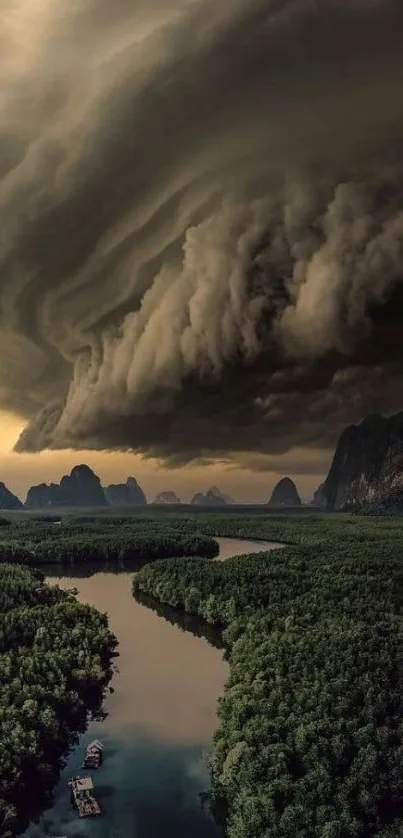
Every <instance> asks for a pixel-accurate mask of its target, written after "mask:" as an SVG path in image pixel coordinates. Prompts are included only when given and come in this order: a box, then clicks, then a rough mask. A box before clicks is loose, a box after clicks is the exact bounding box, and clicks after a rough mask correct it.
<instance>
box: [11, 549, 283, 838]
mask: <svg viewBox="0 0 403 838" xmlns="http://www.w3.org/2000/svg"><path fill="white" fill-rule="evenodd" d="M218 541H219V543H220V555H219V557H218V558H219V559H228V558H230V557H232V556H235V555H239V554H242V553H256V552H259V551H261V550H267V549H271V548H272V547H275V546H278V545H271V544H265V543H264V542H256V541H246V540H241V539H233V538H219V539H218ZM55 573H57V572H55ZM131 577H132V572H129V571H128V572H126V571H123V572H119V573H113V572H105V571H103V570H101V571H99V572H96V573H95V574H94V575H92V576H89V577H85V576H78V575H77V576H74V573H73V571H72V572H71V575H69V576H62V575H60V574H59V575H52V576H49V577H48V578H47V581H48V582H49V583H50V584H58V585H60V587H63V588H68V587H72V586H75V587H76V588H77V589H78V591H79V593H78V599H79V600H80V601H81V602H85V603H89V604H90V605H93V606H95V608H98V609H99V610H100V611H103V612H107V614H108V618H109V624H110V628H111V630H112V631H113V632H114V634H115V635H116V636H117V638H118V641H119V646H118V652H119V657H118V658H116V671H115V674H114V676H113V679H112V682H111V686H112V688H113V692H108V695H107V697H106V699H105V710H106V713H107V715H106V718H105V719H103V720H102V721H93V722H91V723H90V725H89V729H88V731H87V733H86V734H85V735H84V736H82V737H81V740H80V744H79V746H78V748H76V749H75V750H74V751H73V752H72V753H71V755H70V757H69V760H68V763H67V765H66V768H65V769H64V770H63V772H62V775H61V778H60V782H59V784H58V786H57V787H56V789H55V795H54V805H53V807H52V809H49V810H47V811H46V813H45V814H44V816H43V817H42V819H41V821H40V823H39V824H33V825H32V826H31V827H30V828H29V829H28V830H27V831H26V832H25V833H24V836H25V838H43V836H67V838H217V836H218V835H219V832H218V829H217V827H216V826H215V824H214V822H213V820H212V818H211V816H210V815H209V813H208V811H207V810H206V809H203V808H202V806H201V803H200V796H199V795H200V792H201V791H203V790H206V789H208V774H207V770H206V766H205V762H204V759H203V752H204V751H205V749H206V747H207V746H208V745H209V743H210V742H211V739H212V736H213V733H214V730H215V728H216V726H217V715H216V710H217V701H218V698H219V696H220V695H222V692H223V688H224V684H225V681H226V679H227V675H228V665H227V663H226V662H225V661H224V660H223V655H222V650H220V648H219V642H218V643H217V645H214V642H215V639H216V641H217V640H218V638H217V635H215V633H214V631H211V633H210V634H209V638H210V641H209V640H208V639H207V637H206V636H204V633H203V634H202V633H201V631H200V623H199V624H198V623H197V621H196V620H193V619H188V620H187V621H182V622H183V625H185V626H186V629H192V631H190V630H186V629H184V627H183V625H182V626H181V625H178V624H176V623H173V622H170V621H169V617H170V616H171V615H172V609H171V610H170V611H169V610H166V612H165V616H166V617H168V619H166V618H164V616H161V615H162V614H164V609H160V613H157V612H156V611H154V610H152V609H150V608H147V607H146V606H144V605H142V604H140V603H138V602H136V600H135V599H134V598H133V596H132V591H131ZM198 631H199V632H200V636H198V635H197V632H198ZM194 632H196V633H194ZM217 646H218V648H217ZM94 738H99V739H101V740H102V742H103V744H104V748H105V751H104V752H105V759H104V763H103V765H102V766H101V768H100V770H99V771H98V772H96V771H95V772H93V779H94V784H95V789H96V797H97V799H98V801H99V803H100V806H101V808H102V813H103V814H102V817H98V818H93V819H87V820H79V819H77V817H76V816H75V813H74V810H73V809H72V807H71V803H70V795H69V790H68V786H67V780H68V778H69V777H71V776H72V775H74V774H75V773H76V772H77V771H78V770H79V769H80V764H81V761H82V757H83V751H84V748H85V745H86V744H87V743H88V742H89V741H91V740H92V739H94Z"/></svg>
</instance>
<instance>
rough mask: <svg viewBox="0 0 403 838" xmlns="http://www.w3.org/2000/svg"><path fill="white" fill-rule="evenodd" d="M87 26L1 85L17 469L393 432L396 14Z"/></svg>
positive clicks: (203, 10) (183, 16)
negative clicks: (22, 424) (346, 427)
mask: <svg viewBox="0 0 403 838" xmlns="http://www.w3.org/2000/svg"><path fill="white" fill-rule="evenodd" d="M28 5H29V4H28ZM80 8H81V11H80V10H75V11H74V13H73V11H70V12H69V13H68V14H67V13H64V12H63V10H62V6H61V4H60V10H59V5H58V4H57V3H56V4H53V6H52V10H50V8H49V9H48V7H47V6H45V4H44V5H43V25H42V26H41V29H40V36H38V43H37V48H36V50H35V51H34V52H33V53H32V51H31V52H30V53H29V56H28V58H26V63H25V64H24V61H23V60H22V55H21V64H19V63H18V61H17V59H18V52H17V57H16V59H15V61H14V63H13V64H12V66H11V64H10V65H9V66H8V75H7V73H5V74H4V78H2V81H1V82H0V103H2V102H3V104H0V109H2V110H3V119H2V124H7V134H4V138H3V147H4V149H5V151H7V149H8V153H7V154H4V161H5V162H4V168H5V171H4V173H3V177H2V180H1V181H0V282H1V285H0V306H1V309H0V312H1V314H0V316H1V323H2V329H3V338H2V340H1V341H0V360H2V361H3V366H4V372H2V371H1V369H0V398H1V399H2V404H3V406H5V407H9V408H11V409H13V410H17V411H18V412H20V413H21V415H23V416H24V417H26V418H27V420H28V425H27V428H26V429H25V431H24V432H23V434H22V436H21V438H20V440H19V443H18V445H17V447H18V449H19V450H40V449H41V448H43V447H59V448H60V447H84V446H89V447H99V448H110V447H116V448H123V449H124V448H133V449H135V450H140V451H143V452H145V453H149V454H155V455H157V456H163V457H167V458H174V459H176V460H177V461H178V462H184V461H186V460H188V459H192V458H194V457H197V456H201V455H202V456H208V457H209V456H211V457H214V456H223V455H225V453H228V452H236V451H239V452H246V451H254V450H259V451H266V452H277V451H284V450H288V449H289V448H291V447H293V445H295V444H308V445H312V446H313V445H317V446H320V445H323V446H327V445H330V444H331V443H332V441H333V438H334V437H335V436H336V435H337V434H338V432H339V429H340V425H342V424H344V422H345V421H354V420H356V419H358V418H360V416H361V415H362V414H363V413H365V412H368V411H370V410H374V409H381V410H396V409H399V408H401V407H402V406H403V405H402V404H400V401H399V398H400V397H399V393H400V386H399V382H400V380H401V374H402V371H401V362H400V358H401V350H402V343H403V338H401V336H400V330H399V328H398V324H399V322H400V317H401V313H402V298H401V280H402V275H403V201H402V196H403V168H402V165H401V163H400V159H399V151H398V150H399V141H400V140H401V139H402V133H403V97H402V95H401V94H402V92H403V58H402V57H401V50H400V44H401V36H402V34H403V11H402V9H401V7H400V5H399V4H397V3H394V2H392V0H390V2H388V0H383V2H376V3H373V2H370V0H368V1H367V2H365V0H360V2H358V1H357V2H350V3H347V2H346V3H336V2H332V0H329V1H328V2H324V3H323V6H322V8H321V9H320V10H318V8H317V5H315V6H313V5H312V4H310V3H308V2H304V0H294V2H285V0H284V2H271V1H270V0H260V2H257V0H255V2H251V0H249V2H248V3H246V2H245V4H239V3H235V2H233V3H232V2H230V3H228V4H226V8H225V12H224V11H223V10H221V11H220V10H219V9H217V4H213V3H210V2H208V0H198V2H182V3H180V2H171V3H169V2H167V3H166V4H165V5H164V11H163V12H162V11H161V8H160V7H159V6H158V5H157V4H155V5H154V4H153V3H151V4H148V6H147V8H146V7H145V6H144V7H143V5H142V4H138V7H137V9H136V11H134V10H132V9H131V7H129V6H127V9H126V12H125V16H123V19H122V17H121V16H120V15H119V14H118V12H117V11H116V9H115V4H112V3H110V4H109V3H108V2H106V0H105V2H104V3H103V9H104V16H101V19H100V18H99V16H98V17H97V14H96V8H95V4H94V5H92V3H91V2H90V0H87V2H85V3H83V4H82V7H80ZM98 11H99V9H98ZM59 12H60V13H59ZM7 15H8V17H7ZM10 15H11V12H10V10H9V11H8V12H7V9H6V10H5V11H4V12H0V22H1V19H2V16H4V17H5V19H6V18H7V21H8V27H9V28H8V32H9V33H11V31H13V32H14V34H15V32H18V31H19V30H18V27H21V32H22V31H24V33H25V36H26V37H27V28H28V27H29V26H31V25H33V24H32V22H31V21H30V19H29V18H27V17H26V11H25V12H24V8H23V6H21V8H20V9H18V8H17V9H15V10H14V17H13V19H12V24H13V27H14V28H13V29H12V27H11V23H10V21H11V18H12V15H11V17H10ZM162 15H163V17H162ZM7 21H6V22H7ZM36 25H38V24H37V21H36ZM24 27H25V28H24ZM80 27H81V29H80ZM5 31H7V29H6V30H5ZM77 32H81V35H80V37H79V38H78V39H77V37H76V36H75V34H74V33H77ZM9 39H11V34H9ZM10 43H11V40H10ZM27 43H28V41H27ZM374 55H376V61H375V60H374ZM49 56H52V59H53V63H52V67H53V68H54V72H50V71H49ZM6 67H7V65H6ZM24 91H25V95H26V96H27V93H26V91H28V92H29V94H30V96H29V101H27V98H24ZM2 92H3V95H2ZM11 93H12V95H11ZM1 141H2V137H1V135H0V148H1V147H2V146H1ZM13 149H14V150H15V153H11V152H12V150H13ZM17 150H18V153H17ZM7 161H8V162H7ZM377 342H378V346H379V351H378V352H374V346H375V345H376V343H377ZM30 347H31V349H30ZM4 361H6V364H4ZM5 367H7V373H6V371H5ZM28 382H29V386H27V383H28ZM396 385H398V386H396Z"/></svg>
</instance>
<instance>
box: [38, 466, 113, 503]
mask: <svg viewBox="0 0 403 838" xmlns="http://www.w3.org/2000/svg"><path fill="white" fill-rule="evenodd" d="M24 505H25V508H26V509H45V508H48V507H52V506H53V507H60V506H70V507H92V508H96V507H104V506H107V505H108V501H107V500H106V497H105V493H104V490H103V488H102V486H101V481H100V479H99V477H98V476H97V475H96V474H95V473H94V472H93V471H92V469H91V468H90V467H89V466H87V465H85V464H81V465H78V466H74V468H73V469H72V471H71V472H70V474H66V475H64V476H63V477H62V479H61V481H60V483H50V485H48V484H46V483H40V484H38V485H37V486H31V488H30V489H29V491H28V494H27V499H26V501H25V504H24Z"/></svg>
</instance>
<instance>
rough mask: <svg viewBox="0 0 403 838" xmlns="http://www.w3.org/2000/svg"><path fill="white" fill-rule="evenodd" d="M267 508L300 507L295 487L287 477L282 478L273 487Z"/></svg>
mask: <svg viewBox="0 0 403 838" xmlns="http://www.w3.org/2000/svg"><path fill="white" fill-rule="evenodd" d="M269 506H301V498H300V496H299V494H298V491H297V487H296V485H295V483H294V481H293V480H291V479H290V478H289V477H283V478H282V479H281V480H279V482H278V483H277V485H276V486H275V487H274V489H273V492H272V494H271V497H270V500H269Z"/></svg>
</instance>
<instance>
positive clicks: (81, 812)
mask: <svg viewBox="0 0 403 838" xmlns="http://www.w3.org/2000/svg"><path fill="white" fill-rule="evenodd" d="M68 784H69V787H70V789H71V794H72V798H73V803H74V806H75V807H76V809H77V812H78V817H79V818H89V817H94V816H95V815H100V814H101V807H100V806H99V803H98V802H97V801H96V800H95V797H94V795H93V791H94V784H93V782H92V778H91V777H72V779H71V780H69V783H68Z"/></svg>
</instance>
